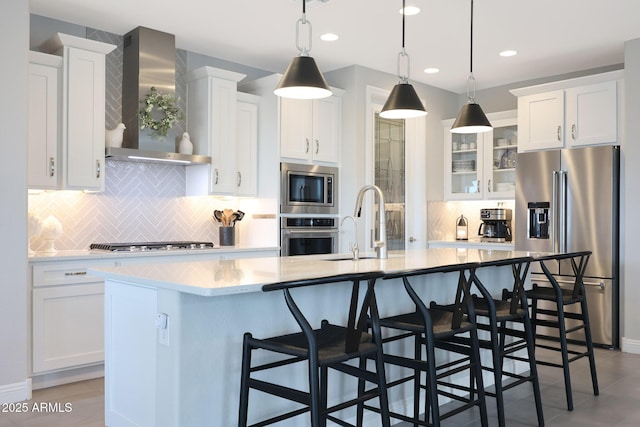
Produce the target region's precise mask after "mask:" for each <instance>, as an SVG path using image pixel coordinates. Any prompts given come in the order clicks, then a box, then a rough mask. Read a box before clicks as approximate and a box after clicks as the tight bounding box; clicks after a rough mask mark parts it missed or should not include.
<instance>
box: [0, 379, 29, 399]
mask: <svg viewBox="0 0 640 427" xmlns="http://www.w3.org/2000/svg"><path fill="white" fill-rule="evenodd" d="M29 399H31V378H27V379H26V380H24V381H21V382H19V383H13V384H6V385H0V403H11V402H22V401H24V400H29Z"/></svg>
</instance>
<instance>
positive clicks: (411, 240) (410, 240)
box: [409, 236, 418, 243]
mask: <svg viewBox="0 0 640 427" xmlns="http://www.w3.org/2000/svg"><path fill="white" fill-rule="evenodd" d="M416 240H418V239H416V238H415V237H413V236H411V237H409V242H411V243H413V242H415V241H416Z"/></svg>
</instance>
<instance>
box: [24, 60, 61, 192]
mask: <svg viewBox="0 0 640 427" xmlns="http://www.w3.org/2000/svg"><path fill="white" fill-rule="evenodd" d="M59 75H60V69H59V68H57V67H53V66H46V65H42V64H34V63H31V64H29V118H28V120H29V127H28V134H29V139H28V142H27V152H28V154H27V184H28V187H29V188H34V189H43V190H55V189H57V188H58V185H59V183H60V181H59V179H60V176H59V175H60V173H59V171H60V167H59V156H58V104H59Z"/></svg>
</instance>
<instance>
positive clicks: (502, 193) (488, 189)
mask: <svg viewBox="0 0 640 427" xmlns="http://www.w3.org/2000/svg"><path fill="white" fill-rule="evenodd" d="M513 113H514V114H513V117H511V118H505V119H497V120H492V119H491V114H489V120H490V121H491V125H492V126H493V131H492V132H486V133H485V134H483V147H484V168H483V172H484V175H483V182H484V188H483V191H484V192H485V198H487V199H513V198H515V188H516V153H517V151H518V132H517V117H516V113H515V111H514V112H513Z"/></svg>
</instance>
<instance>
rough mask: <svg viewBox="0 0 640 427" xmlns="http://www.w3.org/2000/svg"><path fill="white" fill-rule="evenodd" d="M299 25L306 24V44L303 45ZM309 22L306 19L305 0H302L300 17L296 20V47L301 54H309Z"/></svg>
mask: <svg viewBox="0 0 640 427" xmlns="http://www.w3.org/2000/svg"><path fill="white" fill-rule="evenodd" d="M300 25H308V26H309V32H308V36H309V37H308V45H307V46H303V45H302V44H301V43H300ZM311 31H312V29H311V22H309V21H307V0H302V18H300V19H298V22H296V48H297V49H298V51H299V52H300V55H301V56H309V51H310V50H311V40H312V39H311Z"/></svg>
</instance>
